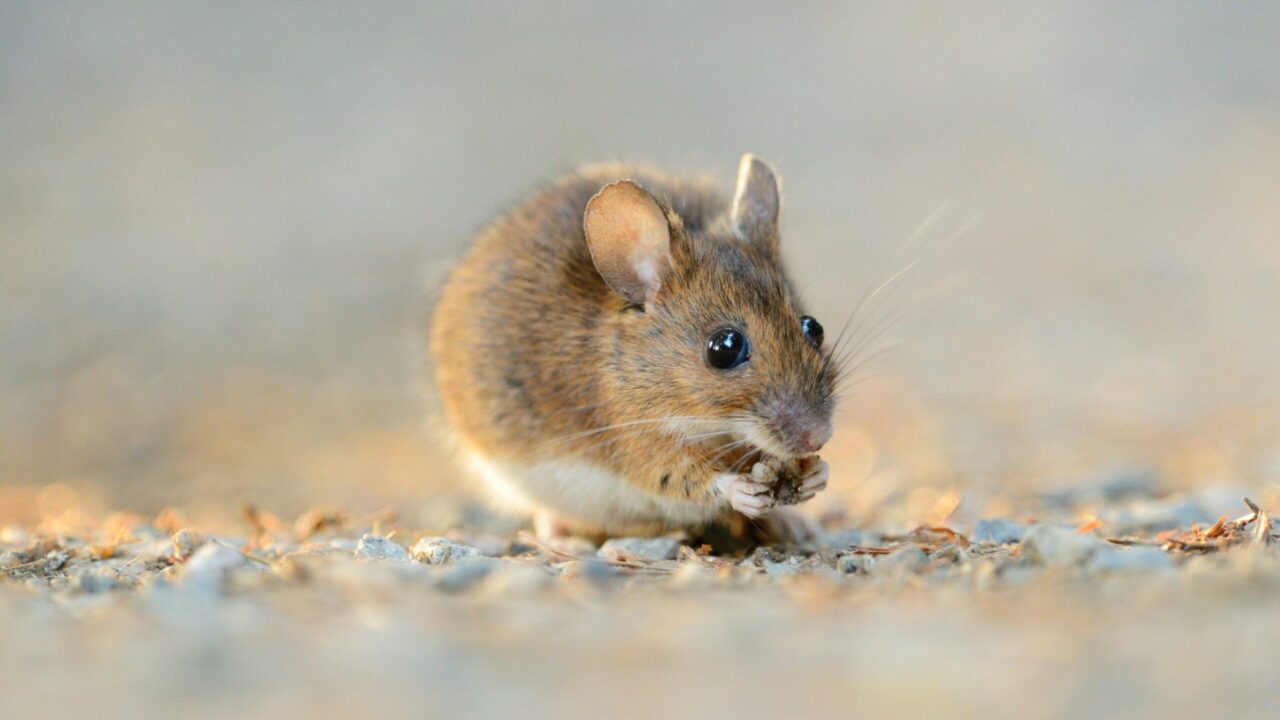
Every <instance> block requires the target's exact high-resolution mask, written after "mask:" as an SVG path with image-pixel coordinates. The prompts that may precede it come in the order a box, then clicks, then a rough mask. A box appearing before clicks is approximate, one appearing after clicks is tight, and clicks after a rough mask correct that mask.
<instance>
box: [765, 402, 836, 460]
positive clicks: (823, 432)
mask: <svg viewBox="0 0 1280 720" xmlns="http://www.w3.org/2000/svg"><path fill="white" fill-rule="evenodd" d="M771 424H772V425H773V429H774V434H775V435H776V436H777V438H778V440H780V441H781V442H782V445H784V446H785V447H786V448H787V449H788V450H789V451H790V452H792V453H794V454H795V455H809V454H811V453H816V452H818V451H819V450H821V449H822V446H824V445H826V444H827V441H829V440H830V439H831V433H832V428H831V421H830V420H827V419H826V418H823V417H821V416H819V415H818V414H817V413H814V412H812V411H810V410H807V409H800V408H787V407H784V408H775V411H774V414H773V422H772V423H771Z"/></svg>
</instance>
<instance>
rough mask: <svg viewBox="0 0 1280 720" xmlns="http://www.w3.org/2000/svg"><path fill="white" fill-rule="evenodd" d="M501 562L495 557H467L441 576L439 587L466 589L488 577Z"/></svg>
mask: <svg viewBox="0 0 1280 720" xmlns="http://www.w3.org/2000/svg"><path fill="white" fill-rule="evenodd" d="M501 564H502V561H501V560H497V559H495V558H487V557H471V558H467V559H465V560H462V561H459V562H458V563H456V564H455V565H453V566H452V567H451V568H450V569H449V570H448V571H447V572H445V573H444V575H443V576H442V577H441V578H440V582H439V587H440V589H442V590H448V591H450V592H458V591H461V590H466V589H468V588H470V587H472V586H473V585H475V584H476V583H478V582H480V581H481V580H483V579H485V578H486V577H488V576H489V574H490V573H492V572H493V571H494V570H495V569H496V568H497V567H498V566H499V565H501ZM419 567H421V566H419ZM423 569H425V568H423Z"/></svg>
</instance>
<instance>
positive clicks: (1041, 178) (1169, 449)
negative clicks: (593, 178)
mask: <svg viewBox="0 0 1280 720" xmlns="http://www.w3.org/2000/svg"><path fill="white" fill-rule="evenodd" d="M1150 10H1151V8H1150V7H1145V8H1144V7H1140V6H1139V5H1137V4H1111V3H1096V4H1082V3H1069V4H1057V5H1048V4H1035V5H1034V6H1028V5H1025V4H1001V3H985V4H981V5H976V4H971V3H946V4H939V3H882V4H865V3H858V4H850V3H804V4H798V3H788V4H785V5H782V4H773V3H759V2H720V3H699V4H696V5H694V4H687V3H677V2H665V3H645V4H639V3H598V4H588V3H565V2H551V3H538V4H536V5H535V4H527V3H514V2H511V3H490V2H486V3H469V4H465V5H464V4H446V3H432V4H427V5H419V4H395V3H380V4H378V5H376V6H373V7H369V6H364V5H361V6H356V5H350V4H336V3H335V4H320V3H306V4H300V3H298V4H295V3H273V4H262V3H247V2H227V3H217V4H186V3H181V4H174V3H154V4H139V3H129V4H118V3H107V2H104V3H93V4H76V5H72V4H63V3H52V2H50V3H5V4H3V5H0V514H3V516H0V521H5V520H10V521H17V520H23V519H25V518H24V514H33V513H38V512H40V511H41V509H40V507H39V506H40V504H41V503H45V504H48V503H57V502H62V501H64V500H65V497H66V496H67V495H74V496H75V497H76V498H77V499H78V500H79V501H85V502H90V503H96V504H97V505H100V506H102V507H113V508H129V509H132V510H136V511H139V512H155V511H158V510H159V509H161V508H164V507H166V506H170V505H179V506H183V507H186V508H196V509H198V508H201V507H206V508H210V510H209V512H218V511H219V510H218V509H219V508H234V507H235V505H236V504H237V503H239V502H242V501H246V500H247V501H251V502H255V503H258V504H260V505H261V506H264V507H267V508H270V509H271V510H273V511H275V512H279V513H284V514H288V513H295V512H298V511H300V510H302V509H304V508H307V507H310V506H313V505H317V504H336V505H342V506H346V507H350V508H353V509H359V510H370V509H376V508H379V507H384V506H389V505H390V506H396V507H400V508H402V509H404V508H407V509H404V510H403V511H404V512H408V513H413V514H415V517H418V518H421V519H422V522H424V523H425V522H436V523H446V522H448V521H449V520H448V518H450V517H457V513H458V512H459V508H461V507H465V504H466V499H465V498H466V497H467V496H466V494H465V492H466V491H465V488H466V482H465V480H464V479H463V477H462V475H461V473H460V472H459V471H457V470H456V469H454V468H453V466H451V465H449V464H447V463H446V462H443V461H442V460H441V458H442V452H441V450H440V445H439V444H438V443H437V442H436V441H435V440H434V439H433V436H432V434H431V432H430V431H429V427H430V425H431V423H430V421H429V417H428V413H427V409H428V408H429V407H430V402H429V400H427V399H424V393H423V390H424V388H425V387H427V386H429V383H427V382H425V376H424V372H423V369H424V360H423V335H424V321H425V318H426V316H427V311H428V308H429V302H430V296H431V292H432V288H433V287H434V284H435V283H436V282H438V280H439V278H440V277H441V276H442V274H443V273H444V272H445V271H446V270H447V268H448V267H449V265H450V264H451V263H452V261H453V260H454V259H455V258H456V257H457V256H458V255H459V254H460V253H461V252H462V251H463V250H464V249H465V248H466V246H467V244H468V242H469V238H470V236H471V235H472V234H473V233H474V232H475V231H476V230H477V228H479V227H480V226H481V225H482V224H483V223H484V222H485V221H486V220H488V219H489V218H490V217H492V216H493V215H494V214H495V213H497V212H500V211H501V210H502V209H503V208H505V207H508V206H510V205H511V204H512V203H513V202H515V201H517V200H518V199H519V198H520V197H521V196H522V195H523V194H524V193H526V192H527V191H528V190H530V189H531V188H533V187H535V186H536V185H537V184H538V183H540V182H542V181H544V180H546V179H548V178H551V177H554V176H556V175H558V174H560V173H562V172H564V171H566V170H568V169H569V168H571V167H573V166H574V165H576V164H578V163H584V162H595V161H600V160H609V159H622V160H634V161H644V162H650V163H653V164H656V165H659V166H661V167H664V168H668V169H670V170H673V171H689V172H709V173H712V174H715V175H717V176H719V177H720V178H722V179H723V181H724V183H725V185H726V187H727V186H728V184H729V183H730V182H731V181H732V174H733V172H734V170H735V168H736V163H737V159H738V157H739V155H740V154H741V153H743V152H747V151H750V152H754V153H757V154H759V155H761V156H763V157H765V158H767V159H769V160H770V161H772V162H773V163H774V164H775V165H776V167H777V168H778V169H779V171H780V173H781V175H782V178H783V182H784V191H785V194H786V205H785V210H784V218H783V222H784V232H785V235H784V242H785V254H786V257H787V260H788V262H789V263H790V265H791V267H792V271H793V274H794V275H795V276H796V277H797V278H798V279H799V280H800V282H801V284H802V285H803V287H804V293H805V296H806V297H807V299H808V301H809V303H810V304H811V309H813V311H814V314H815V315H817V316H818V317H819V318H820V319H821V320H823V321H824V322H825V324H826V325H827V327H828V328H838V327H839V326H840V325H841V324H842V323H844V321H845V320H846V319H847V318H848V317H849V316H850V314H851V313H852V312H853V311H854V308H855V307H856V306H857V305H858V302H859V300H860V299H861V298H862V297H863V296H864V295H865V294H867V293H868V292H870V291H872V290H873V289H874V288H876V287H877V286H879V285H880V284H881V283H882V282H884V281H885V280H887V279H890V278H895V277H896V280H894V281H893V282H891V283H890V285H889V287H887V288H886V290H885V291H884V292H882V293H880V294H879V295H878V296H877V299H876V301H875V302H873V303H871V304H870V306H869V307H864V309H863V312H862V314H861V315H859V317H858V318H857V319H858V320H862V319H864V318H865V319H866V322H867V324H866V325H864V327H866V328H868V329H874V328H877V327H879V326H880V325H881V324H883V326H884V327H885V328H886V329H885V332H884V334H883V335H882V336H880V338H879V339H878V340H877V341H876V343H874V344H873V345H871V346H869V347H870V348H885V349H891V350H892V351H891V352H888V353H886V354H884V355H880V356H877V358H876V359H875V361H874V362H872V363H871V364H869V365H868V367H867V368H866V371H865V372H866V374H867V378H868V380H867V381H866V382H865V383H863V384H861V385H859V386H858V388H857V392H856V394H854V395H852V396H850V397H849V398H848V399H847V400H846V401H845V404H844V406H843V408H842V410H841V420H840V423H839V427H840V431H839V433H838V435H837V439H836V442H835V443H834V444H833V445H832V447H831V449H830V451H829V453H824V454H827V455H828V458H829V459H830V460H831V461H832V467H833V484H832V488H831V491H830V499H829V500H828V502H831V503H855V504H856V502H858V501H859V500H858V499H859V498H861V499H862V501H864V504H866V505H869V504H873V503H872V500H868V498H871V499H873V500H874V499H876V498H883V497H887V496H890V495H895V494H897V495H902V494H904V493H906V494H912V496H913V497H915V496H917V495H918V496H919V498H918V499H919V504H920V505H921V507H927V506H929V505H930V504H932V503H933V502H934V500H935V499H936V498H937V497H941V496H943V495H944V494H945V493H946V492H948V491H952V490H954V491H956V492H958V493H959V494H960V496H961V497H963V498H972V499H973V502H972V505H973V506H974V507H978V508H980V507H981V503H983V502H991V501H992V498H996V497H998V496H999V495H1000V494H1002V493H1007V492H1011V491H1017V492H1034V491H1038V490H1041V489H1045V488H1057V487H1065V486H1068V485H1070V483H1072V482H1077V481H1080V479H1082V478H1088V477H1094V476H1095V475H1096V474H1097V473H1099V472H1108V471H1109V470H1108V469H1109V468H1116V467H1136V468H1144V469H1149V470H1150V471H1152V472H1154V473H1155V474H1156V475H1157V476H1158V477H1159V478H1160V479H1161V481H1162V482H1164V483H1167V484H1169V485H1170V486H1181V487H1187V486H1201V485H1210V484H1221V483H1228V484H1237V485H1259V484H1264V485H1266V484H1274V483H1276V482H1277V481H1280V441H1278V438H1280V435H1278V433H1277V431H1278V430H1280V402H1278V401H1280V377H1278V376H1277V372H1276V368H1277V367H1280V333H1277V328H1280V203H1277V199H1280V73H1277V71H1276V70H1277V68H1280V44H1278V43H1277V42H1276V30H1277V28H1280V6H1277V5H1275V4H1271V3H1229V4H1227V3H1162V4H1160V5H1159V12H1158V13H1155V12H1150ZM906 268H909V269H908V270H906V272H904V273H902V274H901V275H895V274H896V273H898V271H900V270H904V269H906ZM869 352H870V350H869ZM50 483H57V486H56V487H58V488H59V491H58V492H57V493H52V494H51V493H50V492H49V491H48V490H41V488H45V487H46V486H47V485H49V484H50ZM59 498H63V500H59ZM45 510H46V511H47V510H48V508H45ZM197 511H198V510H197ZM232 511H234V510H232Z"/></svg>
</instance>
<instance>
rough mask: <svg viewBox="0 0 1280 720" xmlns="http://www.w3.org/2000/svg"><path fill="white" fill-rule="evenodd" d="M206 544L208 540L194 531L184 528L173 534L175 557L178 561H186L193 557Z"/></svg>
mask: <svg viewBox="0 0 1280 720" xmlns="http://www.w3.org/2000/svg"><path fill="white" fill-rule="evenodd" d="M206 542H208V538H206V537H205V536H204V535H202V534H200V533H198V532H196V531H194V530H188V529H186V528H183V529H182V530H179V531H178V532H176V533H174V534H173V557H174V558H175V559H177V560H186V559H187V558H189V557H191V553H193V552H195V551H196V550H197V549H198V548H199V547H200V546H201V545H204V544H205V543H206Z"/></svg>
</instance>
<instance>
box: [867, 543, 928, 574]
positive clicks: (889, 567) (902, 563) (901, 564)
mask: <svg viewBox="0 0 1280 720" xmlns="http://www.w3.org/2000/svg"><path fill="white" fill-rule="evenodd" d="M928 560H929V557H928V556H927V555H925V554H924V551H923V550H921V549H920V548H918V547H916V546H915V545H908V546H906V547H903V548H901V549H898V550H895V551H893V552H892V553H890V554H888V555H880V556H878V557H877V558H876V561H875V562H874V563H873V564H871V565H870V566H869V569H870V571H871V572H872V573H873V574H875V575H888V574H894V573H906V572H915V571H917V570H919V569H920V568H922V567H923V566H924V564H925V563H926V562H928Z"/></svg>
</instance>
